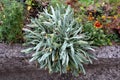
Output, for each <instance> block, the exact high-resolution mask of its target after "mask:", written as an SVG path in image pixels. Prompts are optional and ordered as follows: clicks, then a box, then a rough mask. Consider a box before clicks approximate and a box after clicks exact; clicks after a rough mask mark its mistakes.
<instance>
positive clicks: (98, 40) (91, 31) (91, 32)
mask: <svg viewBox="0 0 120 80" xmlns="http://www.w3.org/2000/svg"><path fill="white" fill-rule="evenodd" d="M96 25H97V26H98V25H99V24H94V25H93V23H92V22H86V23H85V24H84V28H83V30H84V32H86V35H88V36H90V38H88V40H89V41H90V43H91V44H92V45H95V46H103V45H111V44H112V43H111V40H110V39H109V38H108V37H107V34H106V33H105V32H104V30H103V29H102V28H99V27H96Z"/></svg>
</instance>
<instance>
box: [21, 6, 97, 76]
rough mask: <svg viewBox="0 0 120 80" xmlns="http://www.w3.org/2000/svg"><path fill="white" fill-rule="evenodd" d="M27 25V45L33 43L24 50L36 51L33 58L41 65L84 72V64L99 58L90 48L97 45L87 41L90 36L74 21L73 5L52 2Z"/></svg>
mask: <svg viewBox="0 0 120 80" xmlns="http://www.w3.org/2000/svg"><path fill="white" fill-rule="evenodd" d="M28 26H29V27H30V28H31V29H26V28H24V31H25V40H26V43H25V45H27V46H32V47H29V48H27V49H25V50H22V52H25V53H31V52H34V53H33V55H32V59H31V60H30V61H37V62H38V63H39V64H40V68H44V69H49V72H60V73H67V72H68V71H70V72H71V73H73V74H74V75H78V74H79V73H81V72H83V73H84V74H85V73H86V72H85V70H84V66H83V64H88V63H92V60H91V59H92V58H94V59H96V58H95V57H94V56H93V55H92V54H91V53H90V52H88V51H89V50H92V51H94V49H93V48H92V47H91V46H90V45H89V43H88V42H87V41H86V37H87V36H85V34H84V33H82V26H81V25H80V24H79V23H78V22H76V21H75V19H74V17H73V10H72V9H71V8H70V7H67V9H66V8H65V7H64V6H57V7H56V8H53V7H52V6H51V12H48V11H47V10H45V11H44V13H41V15H39V16H38V18H35V19H32V20H31V24H29V25H28Z"/></svg>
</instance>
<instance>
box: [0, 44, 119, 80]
mask: <svg viewBox="0 0 120 80" xmlns="http://www.w3.org/2000/svg"><path fill="white" fill-rule="evenodd" d="M22 49H24V47H23V46H22V45H21V44H14V45H6V44H2V43H1V44H0V80H119V79H120V65H119V64H120V46H118V45H114V46H105V47H101V48H98V49H96V51H95V53H94V54H95V55H96V56H97V58H98V60H95V61H93V64H89V65H86V66H85V67H86V75H83V74H80V75H79V76H78V77H74V76H72V75H71V74H70V73H68V74H62V75H60V74H57V73H54V74H49V73H48V71H45V70H40V69H39V67H38V66H37V65H36V63H33V62H32V63H29V61H28V60H29V59H30V58H31V55H25V54H23V53H21V50H22Z"/></svg>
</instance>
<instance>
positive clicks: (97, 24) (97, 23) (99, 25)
mask: <svg viewBox="0 0 120 80" xmlns="http://www.w3.org/2000/svg"><path fill="white" fill-rule="evenodd" d="M94 26H95V27H96V28H102V24H101V23H100V22H99V21H95V23H94Z"/></svg>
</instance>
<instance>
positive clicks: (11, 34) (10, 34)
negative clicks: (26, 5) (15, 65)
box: [0, 0, 24, 42]
mask: <svg viewBox="0 0 120 80" xmlns="http://www.w3.org/2000/svg"><path fill="white" fill-rule="evenodd" d="M0 3H1V4H2V9H3V10H2V11H1V12H0V19H1V21H2V24H1V25H0V41H5V42H20V41H21V40H22V38H23V35H22V28H23V18H24V15H23V5H22V4H21V3H18V2H17V1H15V0H1V1H0Z"/></svg>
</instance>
